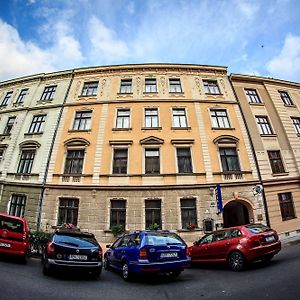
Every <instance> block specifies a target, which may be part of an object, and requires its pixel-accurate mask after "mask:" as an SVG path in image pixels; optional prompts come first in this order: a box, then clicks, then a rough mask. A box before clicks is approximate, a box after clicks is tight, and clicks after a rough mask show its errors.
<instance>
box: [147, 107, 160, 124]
mask: <svg viewBox="0 0 300 300" xmlns="http://www.w3.org/2000/svg"><path fill="white" fill-rule="evenodd" d="M145 127H147V128H157V127H158V109H157V108H145Z"/></svg>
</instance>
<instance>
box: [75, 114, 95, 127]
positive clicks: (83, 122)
mask: <svg viewBox="0 0 300 300" xmlns="http://www.w3.org/2000/svg"><path fill="white" fill-rule="evenodd" d="M91 120H92V111H91V110H86V111H77V112H76V113H75V118H74V123H73V128H72V130H89V129H90V128H91Z"/></svg>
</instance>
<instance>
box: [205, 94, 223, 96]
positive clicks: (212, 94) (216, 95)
mask: <svg viewBox="0 0 300 300" xmlns="http://www.w3.org/2000/svg"><path fill="white" fill-rule="evenodd" d="M205 95H207V96H224V95H223V94H222V93H205Z"/></svg>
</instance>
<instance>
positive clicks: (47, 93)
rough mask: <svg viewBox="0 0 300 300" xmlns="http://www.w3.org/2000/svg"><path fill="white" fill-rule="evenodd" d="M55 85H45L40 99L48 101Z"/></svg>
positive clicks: (51, 97)
mask: <svg viewBox="0 0 300 300" xmlns="http://www.w3.org/2000/svg"><path fill="white" fill-rule="evenodd" d="M56 87H57V86H56V85H52V86H46V87H45V89H44V92H43V94H42V96H41V101H50V100H52V99H53V96H54V93H55V91H56Z"/></svg>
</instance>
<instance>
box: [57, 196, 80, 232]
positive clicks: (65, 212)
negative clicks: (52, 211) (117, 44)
mask: <svg viewBox="0 0 300 300" xmlns="http://www.w3.org/2000/svg"><path fill="white" fill-rule="evenodd" d="M78 208H79V199H73V198H60V199H59V207H58V217H57V225H58V226H59V225H63V224H73V225H74V226H77V221H78Z"/></svg>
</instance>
